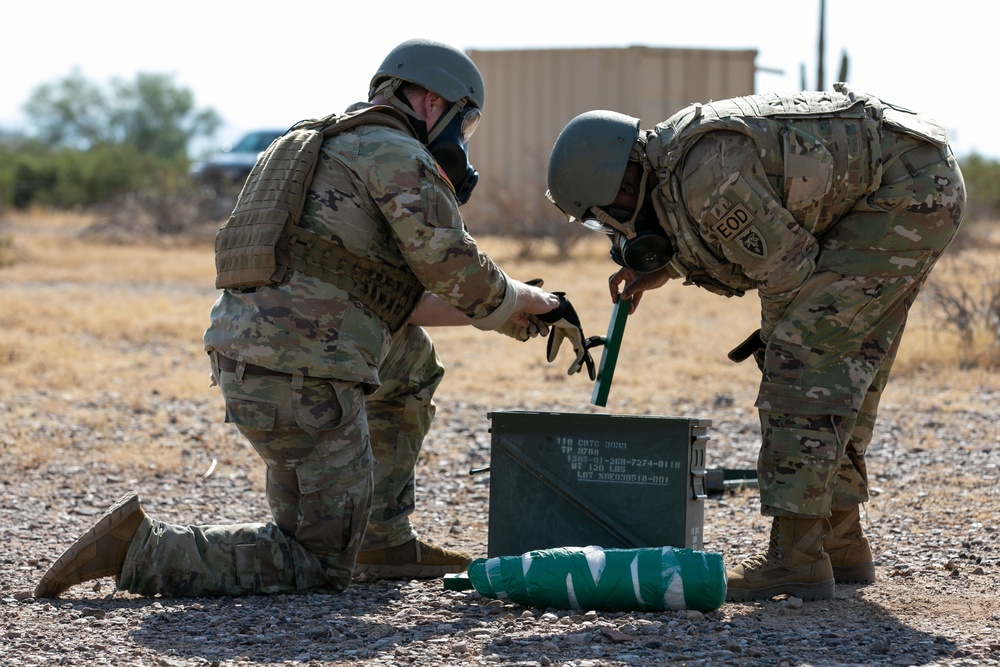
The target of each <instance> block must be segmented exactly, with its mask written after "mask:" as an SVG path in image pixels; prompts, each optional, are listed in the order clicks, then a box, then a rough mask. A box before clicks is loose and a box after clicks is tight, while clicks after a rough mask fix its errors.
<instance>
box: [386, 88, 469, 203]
mask: <svg viewBox="0 0 1000 667" xmlns="http://www.w3.org/2000/svg"><path fill="white" fill-rule="evenodd" d="M404 83H405V82H404V81H402V80H401V79H394V78H388V79H386V80H385V81H383V82H382V83H381V84H380V85H379V87H378V88H376V89H375V90H374V91H372V92H371V93H370V96H371V98H372V99H374V98H375V97H376V96H378V95H384V96H385V98H386V99H387V100H388V101H389V103H390V104H392V105H393V106H395V107H396V108H397V109H401V110H402V111H403V112H404V113H406V115H407V116H408V117H409V119H410V125H411V126H412V127H413V129H414V131H416V133H417V138H418V139H419V140H420V142H421V143H422V144H423V145H424V146H427V150H428V151H430V153H431V155H432V156H434V160H435V161H436V162H437V163H438V166H439V167H441V170H442V171H443V172H444V174H445V176H447V177H448V180H449V181H450V182H451V186H452V188H453V189H454V190H455V197H457V198H458V204H459V206H461V205H462V204H464V203H466V202H467V201H469V198H470V197H471V196H472V190H473V188H475V187H476V183H478V182H479V172H477V171H476V170H475V168H474V167H473V166H472V165H471V164H469V139H470V138H471V137H472V133H473V132H475V131H476V128H477V127H478V126H479V120H480V118H482V112H481V111H480V110H479V107H477V106H475V105H474V104H470V103H469V99H468V98H466V97H463V98H462V99H460V100H458V101H456V102H452V103H451V105H450V106H449V108H448V110H447V111H446V112H445V113H444V114H442V115H441V117H440V118H438V120H437V122H436V123H435V124H434V127H432V128H431V129H430V130H428V129H427V123H426V122H424V121H423V120H421V119H420V118H419V117H418V116H417V113H416V111H415V110H414V109H413V107H412V106H411V105H410V101H409V100H408V99H407V98H406V95H405V94H404V92H403V89H402V86H403V84H404Z"/></svg>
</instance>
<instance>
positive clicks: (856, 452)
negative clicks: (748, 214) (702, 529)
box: [757, 157, 965, 517]
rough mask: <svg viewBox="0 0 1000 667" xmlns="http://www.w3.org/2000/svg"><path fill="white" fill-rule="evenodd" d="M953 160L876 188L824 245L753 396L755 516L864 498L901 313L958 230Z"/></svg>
mask: <svg viewBox="0 0 1000 667" xmlns="http://www.w3.org/2000/svg"><path fill="white" fill-rule="evenodd" d="M964 204H965V186H964V183H963V180H962V175H961V172H960V171H959V169H958V166H957V163H956V162H955V159H954V157H949V158H948V159H947V160H942V161H941V162H938V163H935V164H933V165H930V166H928V167H925V168H924V169H922V170H920V171H919V172H917V174H916V175H913V176H907V177H904V178H902V179H899V180H896V181H894V182H892V183H888V184H884V185H882V186H881V187H880V188H879V189H878V190H877V191H875V192H874V193H873V194H871V195H870V196H868V197H867V198H865V199H864V200H862V201H859V202H858V204H857V205H856V206H855V208H854V209H853V210H852V211H850V212H849V213H848V214H847V215H845V216H844V217H843V218H841V219H840V220H838V221H837V222H836V223H835V225H834V226H833V228H832V229H830V230H829V231H828V232H827V233H826V234H825V235H824V237H823V238H822V239H821V244H822V246H821V248H822V249H821V251H820V254H819V258H818V260H817V266H816V271H815V272H814V273H813V275H812V276H811V277H810V278H809V279H808V280H807V281H806V282H805V284H804V285H803V286H802V288H801V289H800V291H799V293H798V294H797V296H796V298H795V299H794V300H793V301H792V303H791V304H790V305H789V307H788V309H787V310H786V312H785V313H784V314H783V316H782V317H781V319H780V320H779V322H778V324H777V326H776V327H775V330H774V333H773V335H772V336H771V338H770V340H769V341H768V343H767V347H766V350H765V354H764V371H763V379H762V381H761V387H760V393H759V395H758V399H757V408H758V410H759V416H760V422H761V436H762V437H761V439H762V445H761V451H760V456H759V457H758V461H757V471H758V477H759V480H758V481H759V486H760V496H761V511H762V513H763V514H765V515H770V516H792V517H825V516H829V514H830V511H831V509H846V508H849V507H852V506H854V505H857V504H859V503H863V502H865V501H867V500H868V475H867V470H866V464H865V452H866V450H867V448H868V445H869V444H870V442H871V439H872V431H873V428H874V425H875V420H876V416H877V412H878V405H879V400H880V399H881V396H882V392H883V390H884V388H885V386H886V382H887V380H888V377H889V372H890V370H891V368H892V363H893V360H894V359H895V356H896V351H897V350H898V348H899V342H900V337H901V334H902V332H903V328H904V326H905V324H906V318H907V314H908V312H909V309H910V306H912V305H913V303H914V301H915V299H916V297H917V294H918V292H919V291H920V288H921V287H922V286H923V284H924V282H925V281H926V279H927V276H928V273H929V272H930V270H931V268H932V267H933V266H934V264H935V262H936V261H937V259H938V258H939V257H940V256H941V253H942V252H944V250H945V249H946V248H947V247H948V245H949V244H950V243H951V241H952V239H953V237H954V235H955V233H956V232H957V231H958V227H959V225H960V223H961V218H962V213H963V210H964Z"/></svg>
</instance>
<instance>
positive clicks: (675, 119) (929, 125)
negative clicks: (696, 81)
mask: <svg viewBox="0 0 1000 667" xmlns="http://www.w3.org/2000/svg"><path fill="white" fill-rule="evenodd" d="M834 89H835V90H836V92H833V93H831V92H803V93H797V94H794V95H788V96H783V95H779V94H773V93H772V94H763V95H753V96H747V97H737V98H733V99H728V100H721V101H719V102H712V103H710V104H704V105H703V104H694V105H692V106H690V107H687V108H686V109H684V110H682V111H680V112H679V113H677V114H675V115H673V116H671V117H670V118H669V119H667V120H665V121H664V122H662V123H660V124H659V125H657V126H656V128H655V129H654V130H653V131H652V133H650V136H649V138H648V140H647V145H646V154H647V155H648V156H649V159H650V162H651V164H652V165H653V168H654V169H656V171H657V175H658V177H659V180H660V186H661V187H660V189H659V193H660V195H661V196H660V197H654V204H655V205H656V209H657V213H658V216H659V218H660V219H661V220H664V221H666V223H667V232H668V234H669V235H670V236H671V239H672V240H673V242H674V245H675V248H676V249H677V252H676V253H675V255H674V257H673V258H671V260H670V263H669V266H670V267H671V270H672V271H673V272H674V273H675V274H677V277H682V278H684V279H685V283H686V284H688V283H690V284H696V285H698V286H700V287H703V288H705V289H708V290H709V291H712V292H715V293H717V294H723V295H725V296H742V295H743V294H744V293H745V292H746V291H747V290H749V289H753V288H754V286H755V282H754V281H752V280H750V279H749V278H748V277H746V276H745V275H743V273H742V272H741V271H740V269H739V267H738V266H737V265H735V264H732V263H731V262H729V261H728V260H726V259H725V258H720V257H719V256H718V255H717V254H716V253H715V252H713V250H712V249H711V248H709V247H708V246H706V245H705V242H704V241H703V240H702V238H701V236H700V235H699V233H698V229H697V224H696V222H695V221H694V220H692V219H691V218H690V217H689V216H688V214H687V211H686V210H685V207H684V204H683V202H682V201H681V191H680V190H681V188H680V172H681V170H682V165H683V162H684V158H685V157H686V155H687V153H688V151H689V150H690V149H691V148H692V147H693V146H694V144H695V143H696V142H697V141H698V140H699V139H701V138H702V137H703V136H704V135H705V134H706V133H708V132H713V131H720V130H721V131H728V132H738V133H741V134H743V135H745V136H747V137H749V138H750V139H752V140H754V141H755V143H758V142H759V141H761V140H764V139H766V140H767V141H771V142H773V141H774V140H775V139H776V138H781V137H786V136H787V137H790V139H789V141H791V142H793V143H796V144H797V145H800V146H806V148H808V146H810V145H814V144H815V143H816V140H815V139H814V138H812V137H810V136H809V121H812V120H823V119H827V120H828V119H831V118H837V119H853V120H854V121H856V122H858V123H860V125H861V131H860V132H859V135H858V136H859V140H858V146H857V147H856V148H857V149H858V150H860V151H866V152H867V157H866V159H867V162H868V164H867V166H868V169H867V173H866V174H862V175H861V177H862V178H866V179H868V180H867V182H865V183H862V184H861V186H860V189H861V190H864V189H866V188H870V189H872V190H874V189H875V188H877V187H878V186H879V184H880V183H881V180H882V168H883V165H882V145H881V138H882V132H883V128H891V129H892V130H895V131H897V132H901V133H904V134H908V135H911V136H915V137H918V138H920V139H922V140H924V141H927V142H930V143H932V144H935V145H937V146H939V147H944V146H946V144H947V139H946V136H945V131H944V128H943V127H941V126H940V125H938V124H936V123H934V121H931V120H930V119H928V118H926V117H923V116H919V115H917V114H914V113H913V112H910V111H907V110H905V109H902V108H899V107H895V106H892V105H889V104H887V103H885V102H882V101H881V100H879V99H878V98H876V97H873V96H871V95H866V94H864V93H858V92H855V91H853V90H851V89H850V88H849V87H848V86H847V85H846V84H840V83H838V84H834ZM775 157H777V159H780V160H782V161H784V160H785V159H786V158H785V156H784V155H783V154H782V153H781V151H778V155H777V156H771V157H770V159H771V160H774V159H775ZM766 166H767V165H766ZM772 168H774V169H776V170H779V171H780V170H782V169H784V170H787V169H789V168H794V166H791V167H790V165H789V164H788V163H785V164H777V165H772ZM786 173H787V172H786Z"/></svg>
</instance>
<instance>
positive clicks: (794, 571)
mask: <svg viewBox="0 0 1000 667" xmlns="http://www.w3.org/2000/svg"><path fill="white" fill-rule="evenodd" d="M827 526H828V524H827V521H826V519H813V518H809V519H793V518H790V517H775V518H774V522H773V523H772V524H771V541H770V544H769V545H768V547H767V551H766V552H765V553H763V554H757V555H754V556H751V557H749V558H747V559H746V560H744V561H743V562H742V563H740V564H739V565H737V566H736V567H734V568H732V569H731V570H729V571H728V572H727V573H726V576H727V578H728V587H727V589H726V600H729V601H731V602H749V601H751V600H766V599H769V598H772V597H774V596H775V595H782V594H787V595H794V596H795V597H797V598H801V599H803V600H807V601H809V600H832V599H833V591H834V579H833V568H832V567H831V566H830V558H829V557H828V556H827V555H826V553H825V552H824V551H823V536H824V535H825V534H826V532H827Z"/></svg>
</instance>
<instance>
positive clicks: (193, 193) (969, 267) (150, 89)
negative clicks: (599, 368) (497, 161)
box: [0, 72, 1000, 368]
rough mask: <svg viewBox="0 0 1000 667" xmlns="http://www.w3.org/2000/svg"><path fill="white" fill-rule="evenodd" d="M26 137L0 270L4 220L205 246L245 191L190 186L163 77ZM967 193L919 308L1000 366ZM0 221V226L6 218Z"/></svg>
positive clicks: (501, 220)
mask: <svg viewBox="0 0 1000 667" xmlns="http://www.w3.org/2000/svg"><path fill="white" fill-rule="evenodd" d="M25 110H26V111H27V115H28V116H29V117H30V118H31V119H32V125H31V127H30V129H29V131H28V132H25V133H22V134H15V133H11V132H4V131H2V130H0V267H4V266H10V265H12V264H14V263H16V258H17V253H16V249H15V248H14V247H13V246H12V237H11V236H10V235H9V234H7V233H6V232H5V230H4V224H3V222H4V218H5V217H10V216H16V217H19V218H21V219H22V220H23V219H24V218H23V216H24V215H25V214H28V215H29V216H30V215H31V213H33V212H45V211H49V212H53V211H56V212H60V211H61V212H67V213H73V214H82V215H83V216H84V217H85V218H86V219H87V220H88V221H89V222H88V224H87V226H86V227H85V228H84V229H82V230H80V233H79V236H80V237H90V238H99V239H101V240H102V241H112V242H117V243H120V242H126V243H128V242H136V241H138V242H148V241H153V242H155V243H157V244H160V245H162V244H164V243H165V244H167V245H173V246H176V245H178V244H185V243H201V242H204V241H210V240H211V239H212V238H213V237H214V234H215V232H216V230H217V229H218V227H219V225H220V224H221V223H222V222H223V221H224V220H225V219H226V218H227V217H228V215H229V212H230V211H231V210H232V207H233V205H234V204H235V199H236V195H237V194H238V193H239V190H240V188H241V186H242V182H225V183H219V182H213V183H211V184H207V183H205V182H201V181H199V180H198V179H196V178H195V177H194V176H192V173H193V172H192V165H193V164H194V162H195V160H197V159H198V158H200V157H202V156H200V155H192V154H191V151H192V146H196V145H199V144H200V145H208V144H210V140H211V138H212V137H213V136H214V134H215V132H216V130H217V129H218V128H219V127H220V125H221V124H222V119H221V118H220V117H219V115H218V114H217V113H216V112H215V111H214V110H212V109H201V108H198V107H197V105H196V104H195V99H194V95H193V94H192V93H191V91H189V90H187V89H184V88H181V87H178V86H176V85H175V84H174V83H173V81H172V79H171V77H169V76H164V75H158V74H139V75H138V76H137V77H136V78H135V80H134V81H120V80H115V81H112V82H111V84H110V85H108V86H100V85H98V84H96V83H94V82H92V81H89V80H87V79H86V78H84V77H83V76H82V75H81V74H79V73H78V72H73V73H72V74H70V75H69V76H67V77H66V78H64V79H62V80H59V81H55V82H52V83H46V84H43V85H40V86H39V87H38V88H36V89H35V91H34V92H33V94H32V95H31V97H30V99H29V100H28V102H27V103H26V105H25ZM959 162H960V164H961V166H962V170H963V172H964V175H965V179H966V184H967V187H968V192H969V206H968V209H967V214H966V223H965V225H963V228H962V231H961V233H960V234H959V235H958V237H957V238H956V242H955V244H954V246H955V247H954V249H953V252H951V253H949V254H948V256H947V257H946V258H945V261H942V267H941V268H939V270H937V271H935V275H934V276H933V277H932V279H931V281H930V282H929V283H928V286H927V289H926V290H925V292H924V294H923V295H922V301H923V302H924V303H925V304H926V306H927V307H928V312H929V313H930V318H931V320H932V321H933V322H934V325H933V326H935V327H936V328H937V329H938V330H941V331H950V332H952V334H953V335H955V336H957V337H958V339H959V340H960V344H959V345H956V346H948V347H949V348H952V349H956V350H960V351H961V352H962V353H961V355H960V356H961V358H960V359H956V360H955V361H956V362H957V365H958V366H960V367H963V368H977V367H979V368H996V367H1000V252H998V250H1000V230H998V227H997V221H998V220H1000V162H997V161H996V160H992V159H987V158H984V157H982V156H979V155H975V154H973V155H965V156H959ZM501 203H502V206H500V207H499V208H498V207H496V206H494V207H491V209H490V210H492V211H495V213H494V214H492V216H490V215H480V214H479V210H478V209H474V208H473V207H472V205H471V204H470V206H469V207H467V208H466V209H465V210H464V212H466V213H467V214H468V216H469V218H470V220H473V221H474V226H473V230H474V233H475V235H476V236H477V237H478V238H485V237H490V236H493V237H499V238H503V239H505V240H506V242H508V243H509V244H511V247H514V248H516V249H517V250H516V252H515V253H514V255H515V257H516V258H517V259H519V260H532V259H538V258H540V257H541V256H543V255H544V256H545V258H544V259H545V260H546V261H550V262H551V261H555V262H562V263H565V262H572V258H573V255H574V253H573V252H571V250H573V249H574V248H573V246H575V245H577V244H579V243H580V242H581V241H582V240H584V239H586V238H588V235H586V234H582V233H580V231H579V229H576V228H575V226H573V225H568V224H566V222H565V220H564V219H563V218H562V217H561V216H559V215H557V213H556V210H555V207H553V206H550V205H547V204H546V203H545V202H544V201H541V202H539V201H532V202H527V201H521V200H520V199H518V198H508V200H507V201H504V202H501ZM5 213H6V214H7V215H6V216H5V215H4V214H5Z"/></svg>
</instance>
